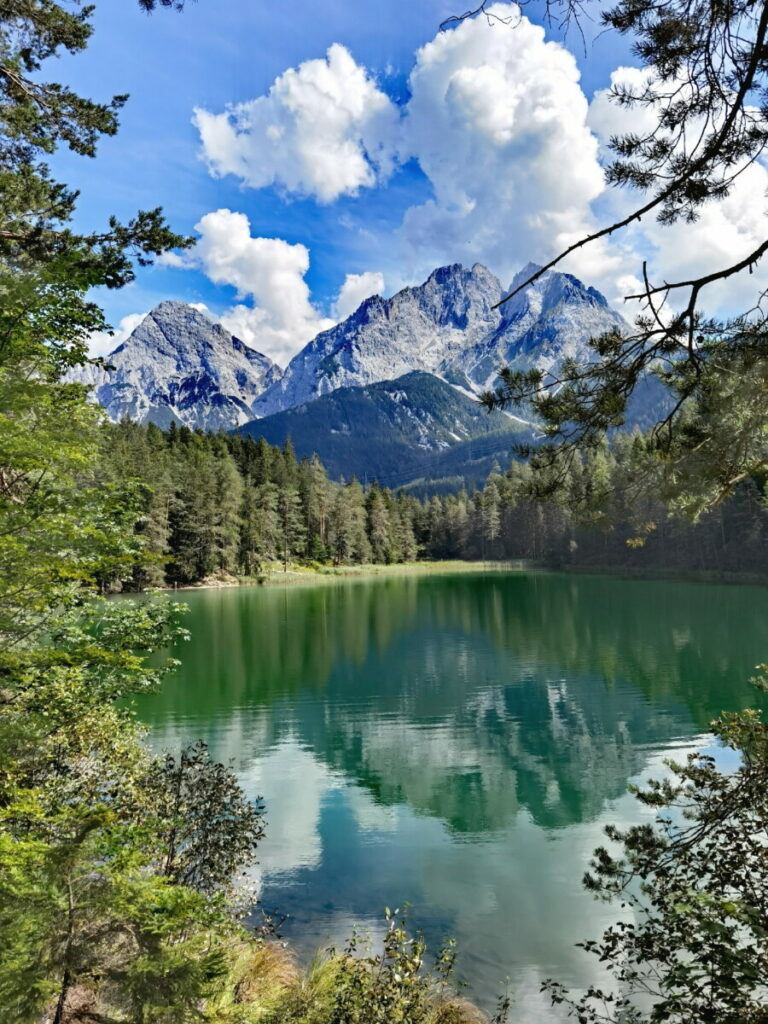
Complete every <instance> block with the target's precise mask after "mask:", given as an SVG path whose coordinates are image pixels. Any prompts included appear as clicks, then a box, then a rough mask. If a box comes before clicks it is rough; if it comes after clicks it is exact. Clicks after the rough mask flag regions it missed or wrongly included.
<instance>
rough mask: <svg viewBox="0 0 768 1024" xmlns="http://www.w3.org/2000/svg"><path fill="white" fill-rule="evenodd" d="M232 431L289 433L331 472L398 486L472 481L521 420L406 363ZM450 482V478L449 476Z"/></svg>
mask: <svg viewBox="0 0 768 1024" xmlns="http://www.w3.org/2000/svg"><path fill="white" fill-rule="evenodd" d="M240 432H241V433H244V434H251V435H252V436H255V437H264V438H266V440H267V441H269V442H270V443H271V444H282V443H283V442H284V441H285V440H286V438H287V437H290V438H291V440H292V441H293V444H294V447H295V448H296V452H297V454H298V455H299V456H302V455H312V454H313V452H316V453H317V454H318V455H319V456H320V460H321V462H322V463H323V464H324V465H325V467H326V468H327V470H328V472H329V473H330V475H331V476H332V477H335V478H337V479H338V478H339V477H345V478H347V479H349V478H350V477H352V476H357V477H358V478H359V479H360V480H363V481H365V480H368V481H369V482H370V481H372V480H374V479H375V480H378V481H379V483H380V484H382V485H383V486H388V487H402V486H404V485H406V484H409V483H413V482H414V481H419V480H422V479H424V480H431V481H435V480H440V479H443V478H447V477H449V478H456V477H461V478H462V479H463V480H464V481H465V483H466V484H468V485H469V484H473V483H480V482H481V481H482V480H484V479H485V477H486V476H487V475H488V473H489V471H490V469H491V466H492V465H493V462H494V460H498V461H499V462H500V463H504V464H506V463H508V462H509V459H510V452H511V448H512V445H513V444H514V443H515V442H518V441H522V440H525V439H527V437H528V436H529V435H528V431H527V425H526V424H524V423H523V422H522V421H521V420H517V419H515V418H513V417H510V416H508V415H506V414H504V413H501V412H494V413H491V414H489V413H487V412H486V411H485V410H484V409H483V408H482V407H481V406H480V405H479V404H478V403H477V401H476V400H474V399H473V398H470V397H468V396H467V395H465V394H462V393H461V392H460V391H459V390H457V389H456V388H455V387H453V386H451V385H450V384H447V383H446V382H445V381H443V380H441V379H440V378H438V377H435V376H433V375H432V374H429V373H424V372H422V371H413V372H411V373H408V374H405V375H404V376H402V377H398V378H397V379H396V380H390V381H384V382H380V383H377V384H371V385H369V386H368V387H343V388H338V389H337V390H336V391H333V392H331V393H330V394H328V395H323V396H322V397H321V398H317V399H315V400H314V401H311V402H306V403H303V404H301V405H298V406H296V407H295V408H293V409H289V410H287V411H285V412H279V413H274V414H273V415H272V416H267V417H265V418H264V419H261V420H254V421H253V422H251V423H248V424H246V425H245V426H243V427H241V428H240ZM457 482H458V481H457Z"/></svg>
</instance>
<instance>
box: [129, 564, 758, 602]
mask: <svg viewBox="0 0 768 1024" xmlns="http://www.w3.org/2000/svg"><path fill="white" fill-rule="evenodd" d="M484 572H485V573H491V572H499V573H500V572H511V573H562V574H563V575H573V576H611V577H613V578H616V579H626V580H646V581H657V582H669V583H715V584H721V585H731V586H759V587H765V586H768V576H765V575H760V574H759V573H746V572H744V573H737V572H724V571H720V570H716V569H663V568H660V567H656V568H648V569H637V568H633V567H628V566H602V567H599V566H586V565H569V566H562V565H560V566H557V565H547V564H546V563H543V562H538V561H533V560H532V559H523V558H519V559H510V560H508V561H503V562H501V561H485V562H481V561H472V562H465V561H461V560H459V559H450V560H446V561H424V562H398V563H394V564H392V565H377V564H375V563H366V564H363V565H339V566H320V567H306V566H293V567H292V568H289V569H288V571H287V572H284V571H283V570H282V569H277V568H270V569H267V570H266V571H265V572H264V573H263V575H262V576H261V577H260V578H259V577H255V576H241V577H235V576H222V577H219V578H215V577H214V578H207V579H205V580H201V581H200V582H199V583H188V584H184V586H178V587H170V586H166V587H158V588H153V589H154V590H155V591H156V592H157V591H159V592H160V593H166V594H168V593H170V594H173V593H184V592H188V591H195V590H231V589H235V588H238V587H273V586H283V587H285V586H296V585H299V584H318V583H338V582H341V581H344V580H350V581H354V580H365V579H375V578H377V577H378V578H381V577H385V576H392V577H402V576H429V575H435V576H436V575H458V574H461V573H484ZM123 593H131V592H130V591H123ZM136 593H142V591H137V592H136Z"/></svg>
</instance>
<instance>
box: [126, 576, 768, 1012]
mask: <svg viewBox="0 0 768 1024" xmlns="http://www.w3.org/2000/svg"><path fill="white" fill-rule="evenodd" d="M184 599H185V600H186V601H187V602H188V604H189V606H190V614H189V616H188V619H187V625H188V627H189V628H190V630H191V632H192V640H191V642H189V643H186V644H184V645H182V647H181V648H180V651H179V652H178V653H179V656H180V657H181V658H183V661H184V665H183V668H182V669H181V670H180V671H179V673H178V674H177V675H176V676H175V677H174V678H173V679H172V680H170V681H169V682H168V683H167V684H166V686H165V688H164V690H163V691H162V693H160V694H158V695H156V696H152V697H148V698H145V699H143V700H142V701H141V702H140V704H139V712H140V717H141V718H142V719H143V720H145V721H147V722H150V723H151V724H152V726H153V739H152V742H153V744H154V745H156V746H157V747H159V748H177V747H178V746H179V745H180V744H181V743H182V742H186V741H190V740H195V739H198V738H203V739H205V740H206V741H207V742H208V743H209V744H210V747H211V750H212V751H213V753H214V754H215V756H216V757H218V758H220V759H223V760H232V762H233V763H234V766H235V768H236V770H237V772H238V773H239V776H240V778H241V780H242V782H243V784H244V785H245V787H246V789H247V790H248V792H249V793H251V794H253V795H254V796H255V795H257V794H261V795H263V796H264V798H265V800H266V804H267V809H268V833H267V839H266V840H265V842H264V843H263V845H262V847H261V851H260V858H259V860H260V864H259V866H258V868H257V869H256V870H257V873H258V875H259V877H260V878H261V881H262V885H263V902H264V904H265V906H266V907H268V908H275V909H277V910H279V911H280V912H282V913H286V914H288V915H289V917H288V920H287V922H286V924H285V925H284V927H283V933H284V934H285V936H286V937H287V938H288V939H290V940H291V941H292V942H293V943H294V944H296V945H297V946H298V948H299V950H300V952H301V953H302V954H304V955H306V956H309V955H310V954H311V952H312V951H313V950H314V949H315V948H316V947H318V946H324V945H327V944H329V943H336V944H341V943H342V942H343V940H344V937H345V936H347V935H348V934H349V932H350V930H351V928H352V927H353V926H354V925H363V926H367V927H368V928H369V929H370V930H371V932H372V934H374V935H375V934H376V932H377V930H378V929H379V928H380V921H381V913H382V909H383V907H384V906H385V905H390V906H395V905H401V904H402V903H403V902H406V901H407V902H409V903H410V904H411V907H412V909H411V918H412V920H413V922H414V924H416V925H418V926H420V927H423V928H424V929H425V931H426V932H427V935H428V937H429V938H430V939H431V940H432V941H433V942H437V941H439V939H440V938H441V937H443V936H447V935H453V936H455V937H456V938H457V940H458V942H459V945H460V949H461V957H460V961H459V974H460V975H461V976H462V977H463V978H464V979H466V981H467V982H468V983H469V994H470V995H471V996H473V997H474V998H476V999H478V1000H479V1001H480V1002H481V1003H483V1004H484V1005H490V1004H491V1003H492V1002H493V1000H494V997H495V995H496V993H497V992H499V991H500V989H501V987H502V986H503V982H504V979H505V978H507V977H508V978H509V980H510V987H511V989H512V992H513V994H514V996H515V1013H514V1020H515V1022H516V1024H521V1022H522V1024H534V1022H537V1021H554V1020H559V1019H560V1018H559V1017H558V1016H556V1015H555V1013H554V1011H552V1010H550V1009H549V1008H548V1006H547V1004H546V1003H545V1002H544V1001H543V1000H542V998H541V997H540V996H539V995H538V988H539V983H540V981H541V979H542V978H544V977H547V976H554V977H557V978H558V979H559V980H562V981H564V982H566V983H569V984H572V985H575V986H582V985H584V984H586V983H587V982H589V981H592V980H595V979H597V978H599V977H600V975H599V973H598V971H597V968H596V966H595V965H594V964H593V962H592V960H591V959H590V958H588V957H586V956H585V955H584V954H582V953H581V952H580V951H579V950H577V949H575V948H574V944H575V943H576V942H578V941H579V940H581V939H583V938H585V937H588V936H591V935H595V934H596V933H597V932H598V930H599V929H600V928H601V926H602V925H604V924H605V923H607V921H608V920H609V919H610V918H611V917H612V916H613V915H612V912H611V911H610V910H609V909H606V908H605V907H603V906H602V905H600V904H597V903H595V902H594V901H593V900H592V899H591V898H590V897H589V896H587V895H586V894H585V893H583V892H582V891H581V889H580V884H579V882H580V878H581V875H582V873H583V871H584V869H585V867H586V865H587V862H588V859H589V855H590V852H591V851H592V849H593V848H594V846H595V845H597V844H598V843H599V842H601V841H602V836H601V832H602V829H603V827H604V825H605V824H606V823H607V822H613V821H619V822H629V821H635V820H639V819H640V817H641V816H642V814H643V813H645V812H643V811H641V810H640V809H639V808H638V807H637V806H636V804H635V801H634V800H633V799H632V798H631V797H629V796H628V795H627V794H626V789H627V783H628V782H629V781H631V780H638V779H640V778H645V777H647V776H648V774H649V773H651V774H657V775H658V774H659V773H660V772H661V771H662V762H663V759H664V757H666V756H669V755H670V754H675V755H676V756H682V755H683V754H684V752H685V751H687V750H690V749H695V748H697V747H698V748H702V747H706V746H707V745H708V744H709V743H710V740H709V739H708V737H707V735H706V734H707V722H708V721H709V720H710V719H711V718H712V717H713V716H714V715H715V714H717V712H718V711H719V710H721V709H722V708H731V709H733V708H739V707H746V706H754V704H755V703H756V697H755V693H754V691H752V689H751V688H750V687H749V685H748V684H747V683H746V680H747V678H748V677H749V676H750V675H751V674H752V672H753V669H754V666H755V665H756V664H757V663H758V662H760V661H763V660H766V657H768V632H766V629H765V625H766V621H768V591H767V590H764V589H761V588H756V587H725V586H722V587H721V586H711V585H709V586H706V585H695V584H676V583H662V582H658V583H657V582H645V581H623V580H618V579H612V578H601V577H573V576H570V577H569V576H561V575H548V574H529V575H523V574H512V573H500V572H493V573H484V574H461V575H460V574H455V575H438V576H426V575H424V576H405V577H394V576H392V577H381V578H378V579H372V580H359V581H340V582H339V583H338V584H336V583H330V584H329V583H324V584H322V585H302V586H293V587H288V586H285V587H266V588H256V587H254V588H243V589H239V590H238V589H232V590H222V591H202V592H196V593H190V594H188V595H186V594H185V595H184ZM718 756H722V757H725V754H720V755H718Z"/></svg>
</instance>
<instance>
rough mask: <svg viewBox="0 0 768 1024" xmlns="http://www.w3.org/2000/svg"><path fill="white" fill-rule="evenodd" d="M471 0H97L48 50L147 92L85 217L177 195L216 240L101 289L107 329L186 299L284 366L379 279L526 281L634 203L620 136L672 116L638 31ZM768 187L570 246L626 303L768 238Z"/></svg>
mask: <svg viewBox="0 0 768 1024" xmlns="http://www.w3.org/2000/svg"><path fill="white" fill-rule="evenodd" d="M460 6H461V5H457V4H456V3H455V2H454V0H418V2H413V0H410V2H408V0H387V2H386V3H382V2H380V0H379V2H373V0H357V2H356V3H355V4H349V3H348V2H343V0H313V2H311V3H310V2H309V0H296V2H294V3H292V4H291V5H290V6H289V7H280V8H278V7H277V6H276V5H271V4H267V3H265V2H264V0H194V2H188V4H187V7H186V9H185V10H184V11H183V13H178V12H174V11H169V10H160V11H157V12H156V13H154V14H153V15H146V14H144V13H143V12H141V11H140V10H139V8H138V5H137V4H136V3H134V2H132V0H101V2H100V3H97V10H96V16H95V32H94V36H93V38H92V41H91V44H90V46H89V48H88V50H87V51H86V52H85V53H84V54H80V55H76V56H69V55H67V56H64V57H62V58H60V59H59V60H58V62H57V66H56V67H55V68H54V69H53V70H50V71H49V74H50V75H51V77H53V76H54V72H55V75H56V78H57V79H60V80H63V81H66V82H67V84H69V85H70V86H72V87H73V88H75V89H77V90H78V91H80V92H81V93H82V94H84V95H87V96H89V97H91V98H94V99H96V98H98V99H103V98H106V97H108V96H110V95H112V94H114V93H129V94H130V99H129V101H128V104H127V105H126V107H125V109H124V111H123V113H122V116H121V130H120V132H119V133H118V135H117V136H116V137H114V138H111V139H105V140H103V141H102V143H101V146H100V149H99V153H98V155H97V157H96V158H95V159H93V160H87V159H83V158H80V157H74V156H72V155H70V154H59V155H58V156H57V158H56V160H55V162H54V169H55V171H56V173H57V174H58V175H59V176H60V177H61V178H62V180H65V181H67V182H68V183H70V184H73V185H75V186H76V187H78V188H80V189H81V199H80V203H79V208H78V215H77V226H78V227H81V228H88V229H90V228H97V227H99V226H101V225H102V224H103V223H104V221H105V220H106V218H107V217H108V216H109V215H110V214H112V213H115V214H117V215H118V216H119V217H121V218H125V219H127V218H129V217H130V216H131V215H132V214H133V213H134V212H135V211H136V209H139V208H141V209H147V208H152V207H155V206H162V207H163V209H164V211H165V213H166V216H167V218H168V220H169V221H170V223H171V225H172V226H173V227H174V228H175V229H176V230H178V231H179V232H181V233H184V234H190V235H193V236H194V237H195V238H196V239H197V241H196V244H195V246H194V247H193V249H191V250H189V251H187V252H184V253H181V254H179V253H176V254H170V255H169V256H168V257H165V258H163V259H161V260H160V261H159V262H158V264H157V265H155V266H153V267H151V268H147V269H142V270H140V271H139V273H138V275H137V280H136V281H135V282H134V283H133V284H131V285H130V286H128V287H127V288H125V289H122V290H121V291H117V292H102V293H101V294H100V295H99V296H98V298H99V300H100V301H101V303H102V305H103V306H104V307H105V309H106V312H107V316H108V319H109V321H110V323H111V324H112V325H113V327H114V328H115V329H116V332H115V335H114V336H113V337H106V336H103V335H99V336H95V337H94V339H93V342H92V349H93V352H94V353H95V354H104V353H106V352H109V351H111V350H112V348H114V347H115V345H116V344H118V343H119V342H120V341H121V340H122V339H123V338H124V337H125V336H126V334H127V333H128V332H129V331H130V329H132V328H133V327H135V326H136V324H137V323H139V322H140V320H141V318H142V317H143V316H144V315H145V314H146V313H147V312H148V311H149V310H150V309H151V308H152V307H153V306H154V305H156V304H157V303H158V302H160V301H162V300H163V299H179V300H183V301H186V302H190V303H193V304H196V305H198V306H200V307H201V308H203V307H204V308H205V309H206V310H208V311H209V313H210V315H211V316H212V317H214V318H217V319H220V320H221V322H222V323H223V324H224V326H225V327H226V328H227V329H228V330H230V331H231V332H232V333H234V334H236V335H237V336H238V337H240V338H242V339H243V340H244V341H245V342H246V343H248V344H250V345H252V346H253V347H255V348H257V349H258V350H259V351H262V352H264V353H266V354H267V355H269V356H270V357H271V358H273V359H275V360H276V361H277V362H279V363H281V364H282V365H285V363H286V362H287V361H288V360H289V359H290V357H291V356H292V355H293V354H295V353H296V352H297V351H298V350H299V349H300V348H301V347H303V345H305V344H306V343H307V342H308V341H309V340H311V338H312V337H313V336H314V335H315V334H316V333H317V332H318V331H320V330H323V329H326V328H328V327H330V326H332V325H333V324H334V323H335V322H337V321H338V320H340V319H343V318H344V317H345V316H347V315H349V314H350V313H351V312H353V311H354V309H355V308H356V306H357V305H358V304H359V303H360V302H361V301H362V300H363V299H365V298H367V297H368V296H369V295H371V294H374V293H381V294H384V295H391V294H393V293H394V292H395V291H397V290H398V289H399V288H402V287H404V286H406V285H412V284H419V283H420V282H421V281H423V280H424V279H425V278H426V277H427V276H428V275H429V273H430V272H431V271H432V270H433V269H434V268H435V267H438V266H442V265H445V264H449V263H463V264H464V265H466V266H471V265H472V264H473V263H475V262H480V263H483V264H484V265H485V266H487V267H488V268H489V269H490V270H492V271H493V272H494V273H495V274H496V275H497V276H498V277H499V278H500V279H501V281H502V284H503V285H505V286H506V285H507V284H508V283H509V281H510V280H511V279H512V277H513V276H514V274H515V273H516V271H517V270H519V269H520V268H521V267H522V266H524V265H525V264H526V263H528V262H529V261H534V262H539V263H540V262H543V261H544V260H546V259H549V258H551V257H552V256H554V255H555V254H556V253H557V252H559V251H560V250H561V249H562V247H563V246H564V245H566V244H567V243H569V242H571V241H573V240H575V239H576V238H577V237H580V236H581V235H582V234H583V233H585V232H586V231H589V230H592V229H594V228H595V227H596V226H597V225H599V224H601V223H604V222H605V221H606V218H608V217H614V216H615V215H616V214H617V213H620V212H622V211H625V210H628V209H629V208H630V207H629V205H628V204H630V203H632V202H633V197H632V195H631V194H626V193H618V192H616V191H615V190H611V189H608V188H606V185H605V180H604V173H603V166H604V164H605V161H606V158H607V155H608V154H607V148H606V147H607V142H608V140H609V139H610V137H611V135H612V134H614V133H615V132H617V131H625V130H627V128H628V127H639V126H640V125H641V124H642V121H643V118H647V117H648V116H649V115H648V113H647V112H642V111H638V112H636V113H632V114H631V115H630V118H631V123H630V122H628V121H627V114H626V112H624V111H619V109H618V108H617V107H616V106H615V104H613V103H612V102H611V101H610V99H609V96H608V92H607V90H608V89H609V87H610V85H611V83H612V82H614V83H615V82H619V81H627V80H629V81H635V82H636V81H639V80H640V79H641V77H642V75H643V74H644V72H642V71H640V70H639V68H638V65H637V61H636V59H635V58H634V57H633V54H632V52H631V49H630V47H629V43H628V41H627V40H625V39H622V38H620V37H617V36H616V35H615V34H610V33H606V32H603V31H602V30H600V27H599V25H597V24H595V23H594V22H590V21H589V20H587V21H584V22H583V23H582V29H583V36H582V34H580V33H579V32H578V31H576V30H574V29H571V30H569V31H568V32H567V33H566V34H564V33H563V32H562V31H560V30H559V29H558V27H557V26H550V25H547V24H546V22H545V19H544V17H543V6H542V5H537V3H536V2H532V3H531V4H529V5H527V6H526V7H525V8H524V12H525V13H524V14H521V13H520V11H519V10H518V9H517V8H516V7H514V6H512V5H510V4H506V3H499V4H496V5H495V6H494V7H493V8H491V10H492V12H493V15H494V16H493V17H491V18H485V17H482V16H481V17H478V18H475V19H473V20H471V21H465V22H463V23H461V24H459V25H457V26H455V27H452V28H448V29H446V30H441V28H440V25H441V22H442V21H443V20H444V19H445V18H446V17H448V16H450V15H452V14H456V13H460V11H459V7H460ZM462 9H463V8H462ZM767 189H768V171H766V169H765V167H764V166H763V165H755V166H754V167H752V168H750V170H749V171H748V172H747V173H745V174H743V175H742V176H741V177H740V178H739V179H738V184H737V186H736V188H735V190H734V192H733V193H732V195H731V196H730V197H729V199H727V200H726V201H724V202H723V203H720V204H718V205H717V206H712V207H709V208H707V209H706V211H705V213H704V215H703V216H702V218H701V220H700V221H699V222H698V223H697V224H696V225H694V226H693V227H685V226H680V227H672V228H662V227H660V226H659V225H657V224H655V223H653V222H652V223H647V224H643V225H641V226H639V227H636V228H633V229H630V230H628V231H626V232H624V233H623V234H622V235H621V236H620V237H618V238H616V239H612V240H610V241H603V242H600V243H598V244H595V245H592V246H590V247H589V248H588V249H584V250H581V251H580V252H579V253H578V254H577V255H575V256H574V257H572V258H571V259H570V262H569V263H568V264H567V265H564V268H563V269H567V270H569V271H570V272H572V273H575V274H576V275H577V276H579V277H580V278H582V279H583V280H584V281H585V282H587V283H588V284H591V285H594V286H595V287H598V288H599V289H600V290H601V291H603V293H604V294H605V295H606V296H607V298H608V299H609V301H611V302H612V303H615V304H616V305H617V306H618V307H619V308H621V303H622V301H623V297H624V296H625V295H627V294H629V293H631V292H632V291H633V289H634V288H635V287H636V286H637V284H638V274H639V273H640V270H641V267H642V262H643V260H648V263H649V268H650V270H651V275H652V277H654V279H656V280H661V279H662V278H664V279H668V280H671V279H679V278H680V277H683V278H685V277H688V276H690V274H691V273H701V272H703V271H706V270H708V269H714V268H715V267H717V266H720V265H723V263H724V261H728V262H735V261H736V260H737V259H740V258H741V257H742V256H744V255H745V254H746V253H747V252H749V251H750V248H754V247H755V246H756V245H757V244H759V241H760V240H761V237H762V232H761V231H760V227H761V224H760V220H761V218H762V216H764V213H765V209H764V208H765V195H766V190H767ZM636 199H637V197H636V196H635V197H634V201H636ZM754 287H755V281H754V278H753V279H751V280H750V279H748V278H745V279H744V280H743V281H739V280H738V279H731V281H730V282H729V283H728V291H727V293H726V292H725V291H723V292H722V293H721V294H715V295H714V296H713V297H712V302H713V303H714V306H715V307H718V308H720V307H725V306H727V305H728V304H729V303H730V304H733V303H739V302H741V301H742V298H743V300H744V301H745V302H746V304H747V306H749V305H751V300H750V301H747V299H749V297H750V296H751V295H752V294H753V293H754ZM742 293H743V296H742ZM624 311H625V312H626V311H627V310H626V307H625V309H624Z"/></svg>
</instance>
